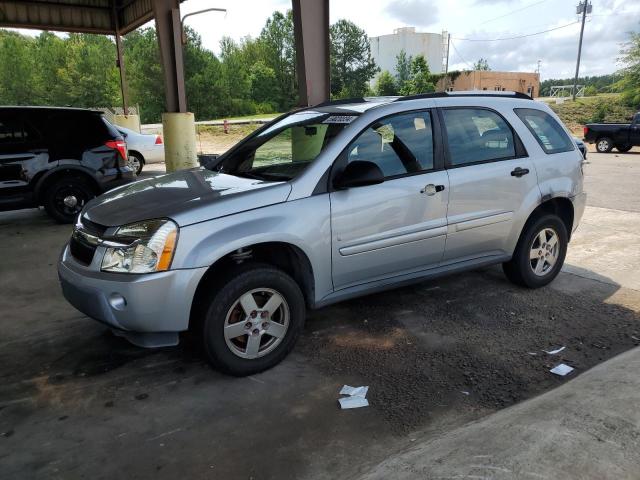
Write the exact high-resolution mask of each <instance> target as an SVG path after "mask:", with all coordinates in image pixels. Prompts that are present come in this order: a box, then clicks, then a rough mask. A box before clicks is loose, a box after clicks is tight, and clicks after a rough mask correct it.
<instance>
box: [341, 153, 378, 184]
mask: <svg viewBox="0 0 640 480" xmlns="http://www.w3.org/2000/svg"><path fill="white" fill-rule="evenodd" d="M382 182H384V174H383V173H382V170H380V167H378V165H376V164H375V163H373V162H368V161H366V160H355V161H353V162H350V163H348V164H347V166H346V168H345V169H344V170H343V171H342V172H341V173H340V174H339V175H338V176H337V177H336V178H335V179H334V181H333V186H334V187H336V188H337V189H345V188H352V187H364V186H366V185H376V184H378V183H382Z"/></svg>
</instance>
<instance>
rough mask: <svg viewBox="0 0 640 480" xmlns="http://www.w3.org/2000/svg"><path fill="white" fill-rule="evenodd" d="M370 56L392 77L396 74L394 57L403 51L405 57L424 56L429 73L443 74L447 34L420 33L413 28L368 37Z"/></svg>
mask: <svg viewBox="0 0 640 480" xmlns="http://www.w3.org/2000/svg"><path fill="white" fill-rule="evenodd" d="M369 44H370V45H371V56H372V57H373V59H374V60H375V62H376V65H378V67H380V71H384V70H387V71H389V72H390V73H391V74H392V75H395V74H396V73H397V72H396V61H397V60H396V57H397V56H398V54H399V53H400V52H401V51H402V50H404V51H405V52H406V54H407V56H412V57H415V56H417V55H424V58H425V59H426V60H427V63H428V64H429V69H430V70H431V73H442V72H444V65H443V62H444V61H445V60H446V50H447V33H446V32H442V34H440V33H421V32H416V29H415V27H403V28H396V29H395V30H394V31H393V33H392V34H390V35H381V36H379V37H370V38H369Z"/></svg>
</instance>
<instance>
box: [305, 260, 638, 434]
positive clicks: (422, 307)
mask: <svg viewBox="0 0 640 480" xmlns="http://www.w3.org/2000/svg"><path fill="white" fill-rule="evenodd" d="M613 288H615V287H613ZM601 300H602V299H599V298H594V296H593V292H585V293H580V294H567V293H564V292H561V291H557V290H555V289H553V288H551V287H547V288H543V289H540V290H525V289H521V288H517V287H514V286H513V285H511V284H510V283H508V282H507V281H506V280H505V279H504V277H502V274H501V272H500V271H499V269H488V270H483V271H478V272H473V273H470V274H467V275H463V276H454V277H450V278H447V279H444V280H439V281H437V282H433V283H429V284H423V285H419V286H415V287H409V288H404V289H401V290H397V291H390V292H386V293H383V294H378V295H375V296H369V297H365V298H361V299H356V300H353V301H350V302H347V303H345V304H343V305H339V306H335V307H333V308H332V309H327V310H323V311H319V312H316V313H314V314H313V315H312V317H311V318H310V319H309V322H308V327H307V332H306V334H305V336H304V337H303V339H302V342H301V344H300V346H299V347H298V350H299V351H301V352H302V354H303V355H305V356H307V357H308V358H309V361H310V362H311V363H312V364H314V365H316V366H318V368H320V369H321V370H323V371H325V372H326V373H327V374H329V375H331V376H339V377H344V376H346V377H353V378H354V381H356V379H357V381H358V382H360V383H363V384H367V385H370V387H371V388H370V394H369V397H370V400H371V404H372V406H373V408H375V409H377V410H378V411H379V412H380V413H381V415H382V417H383V418H384V419H385V421H386V422H387V423H388V426H389V428H390V429H391V430H392V431H394V432H395V433H406V432H408V431H411V430H414V429H416V428H417V427H421V426H425V425H427V424H428V423H429V421H430V419H432V417H433V416H435V415H438V413H439V412H440V413H443V412H446V411H448V410H451V411H455V412H457V413H458V414H464V413H465V412H469V413H470V414H473V413H474V412H475V413H479V412H483V413H486V412H487V411H492V410H497V409H500V408H504V407H506V406H509V405H511V404H513V403H516V402H519V401H521V400H523V399H525V398H529V397H531V396H534V395H536V394H538V393H541V392H543V391H545V390H548V389H549V388H553V387H555V386H557V385H559V384H561V383H562V382H563V381H565V379H563V378H561V377H557V376H554V375H551V374H550V373H549V369H550V368H552V367H554V366H555V365H557V364H558V363H561V362H564V363H567V364H569V365H571V366H573V367H575V368H576V369H577V372H582V371H585V370H586V369H588V368H590V367H592V366H594V365H596V364H597V363H599V362H601V361H603V360H606V359H608V358H610V357H612V356H614V355H617V354H618V353H620V352H623V351H625V350H627V349H629V348H631V347H633V346H634V345H638V344H640V324H639V323H638V314H637V313H635V312H634V311H632V310H630V309H627V308H625V307H622V306H620V305H613V304H606V303H602V301H601ZM562 346H565V347H567V348H566V350H564V351H563V352H561V353H559V354H556V355H548V354H546V353H544V352H543V350H548V351H549V350H553V349H554V348H557V347H562ZM568 378H569V377H568Z"/></svg>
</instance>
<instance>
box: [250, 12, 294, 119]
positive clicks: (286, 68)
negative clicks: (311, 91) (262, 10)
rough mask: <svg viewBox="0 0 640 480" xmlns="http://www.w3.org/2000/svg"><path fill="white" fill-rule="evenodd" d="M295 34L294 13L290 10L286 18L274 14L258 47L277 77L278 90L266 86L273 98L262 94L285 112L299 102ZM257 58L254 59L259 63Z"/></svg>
mask: <svg viewBox="0 0 640 480" xmlns="http://www.w3.org/2000/svg"><path fill="white" fill-rule="evenodd" d="M294 45H295V42H294V35H293V14H292V12H291V10H289V11H288V12H287V13H286V15H285V14H282V13H281V12H274V13H273V15H271V17H270V18H269V19H268V20H267V23H266V24H265V26H264V28H263V29H262V32H260V36H259V37H258V43H257V47H259V48H261V51H260V52H259V54H260V56H261V59H262V60H263V63H264V65H265V66H266V67H268V68H271V69H272V70H273V73H274V75H275V80H276V85H277V88H276V89H275V90H274V89H272V90H267V89H268V88H270V87H272V85H265V90H266V91H270V92H271V95H270V96H269V95H261V96H262V97H264V99H265V101H267V100H268V101H271V102H274V103H275V104H277V106H278V108H279V109H281V110H285V109H289V108H291V107H292V106H293V105H295V103H296V101H297V88H296V85H297V83H296V54H295V47H294ZM256 60H257V59H254V61H253V62H251V63H255V61H256Z"/></svg>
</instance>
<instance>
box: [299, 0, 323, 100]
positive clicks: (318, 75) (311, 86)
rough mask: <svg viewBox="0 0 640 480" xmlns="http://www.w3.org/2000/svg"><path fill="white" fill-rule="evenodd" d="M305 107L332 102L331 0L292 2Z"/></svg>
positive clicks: (301, 96) (301, 91)
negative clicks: (330, 58) (330, 56)
mask: <svg viewBox="0 0 640 480" xmlns="http://www.w3.org/2000/svg"><path fill="white" fill-rule="evenodd" d="M292 7H293V30H294V35H295V45H296V70H297V75H298V94H299V98H300V100H299V102H300V105H301V106H310V105H315V104H318V103H321V102H324V101H326V100H329V94H330V83H329V80H330V78H329V0H292Z"/></svg>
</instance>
